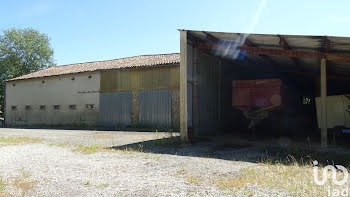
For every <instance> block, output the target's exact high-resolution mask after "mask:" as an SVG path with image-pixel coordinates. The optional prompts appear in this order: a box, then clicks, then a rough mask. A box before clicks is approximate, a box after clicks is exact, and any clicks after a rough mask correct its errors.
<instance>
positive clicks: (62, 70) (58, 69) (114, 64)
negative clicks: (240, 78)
mask: <svg viewBox="0 0 350 197" xmlns="http://www.w3.org/2000/svg"><path fill="white" fill-rule="evenodd" d="M179 63H180V55H179V54H178V53H171V54H159V55H141V56H134V57H127V58H120V59H114V60H106V61H96V62H86V63H78V64H69V65H63V66H53V67H50V68H47V69H45V70H40V71H37V72H34V73H30V74H28V75H23V76H20V77H16V78H13V79H9V80H7V81H15V80H24V79H33V78H42V77H50V76H58V75H66V74H74V73H83V72H93V71H99V70H112V69H113V70H114V69H127V68H145V67H157V66H165V65H170V64H179Z"/></svg>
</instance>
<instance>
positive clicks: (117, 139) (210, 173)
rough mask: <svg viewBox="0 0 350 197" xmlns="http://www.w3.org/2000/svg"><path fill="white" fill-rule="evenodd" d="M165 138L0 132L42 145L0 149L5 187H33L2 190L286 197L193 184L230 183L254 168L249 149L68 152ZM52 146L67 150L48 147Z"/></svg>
mask: <svg viewBox="0 0 350 197" xmlns="http://www.w3.org/2000/svg"><path fill="white" fill-rule="evenodd" d="M96 135H108V136H110V135H113V136H114V138H111V139H107V140H106V139H101V141H100V140H99V139H98V140H96V137H95V136H96ZM167 135H168V134H166V133H137V132H102V131H98V132H95V131H64V130H55V131H54V130H26V129H18V130H17V129H0V136H2V137H3V136H26V137H32V138H41V139H43V140H44V141H43V142H42V143H39V144H24V145H15V146H0V158H1V160H0V175H1V176H2V178H3V180H5V181H6V180H7V181H8V182H9V183H11V181H12V183H15V182H16V180H17V182H20V181H18V177H21V179H23V180H26V182H30V183H33V184H32V187H28V188H27V189H19V187H15V186H9V187H6V190H5V191H6V192H7V193H9V194H10V195H14V196H21V195H23V194H24V195H25V196H50V197H53V196H247V193H246V192H244V191H243V190H244V189H247V190H250V191H252V190H253V191H255V192H254V194H255V195H256V196H288V193H287V192H285V191H280V190H276V189H267V188H260V187H258V186H256V185H249V186H247V187H246V188H243V190H242V191H238V192H235V193H233V192H232V191H230V190H223V189H220V188H219V187H218V186H217V185H215V184H208V183H203V182H201V181H197V179H198V177H200V179H202V180H203V179H204V180H206V182H210V181H211V180H214V179H218V178H222V177H234V176H236V175H238V174H239V173H240V170H241V169H243V168H246V167H249V166H253V165H256V164H255V163H254V162H253V161H254V159H255V158H256V156H257V155H261V154H262V153H261V152H259V150H254V149H252V148H247V147H241V148H234V149H232V148H231V149H222V150H218V149H217V148H215V147H212V146H210V145H209V144H195V145H183V146H178V147H176V148H171V149H161V148H159V147H158V149H157V147H152V148H150V149H149V152H146V153H145V152H132V153H130V152H125V151H124V152H123V151H117V152H105V151H101V152H97V153H93V154H82V153H79V152H73V151H72V147H73V146H74V145H77V144H89V143H90V144H91V143H99V144H103V143H106V144H108V145H113V146H119V147H123V145H126V144H133V143H138V142H140V141H142V139H141V138H145V139H143V140H152V139H159V138H162V137H166V136H167ZM72 138H74V139H72ZM103 140H105V141H106V142H103ZM52 142H68V143H69V144H70V145H69V146H65V147H60V146H49V143H52ZM208 156H209V157H208ZM243 160H244V161H243ZM247 161H248V162H247ZM16 178H17V179H16ZM12 185H15V184H12ZM17 185H19V184H17ZM22 185H23V184H22ZM21 188H23V187H21ZM24 188H25V187H24ZM0 196H1V193H0Z"/></svg>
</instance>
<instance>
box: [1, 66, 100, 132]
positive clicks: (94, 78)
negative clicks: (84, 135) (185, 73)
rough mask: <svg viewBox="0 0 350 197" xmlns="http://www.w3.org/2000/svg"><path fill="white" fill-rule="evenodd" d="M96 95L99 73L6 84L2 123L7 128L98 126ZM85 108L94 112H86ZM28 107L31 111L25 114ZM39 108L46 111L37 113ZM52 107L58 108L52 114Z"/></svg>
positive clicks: (97, 97) (98, 88)
mask: <svg viewBox="0 0 350 197" xmlns="http://www.w3.org/2000/svg"><path fill="white" fill-rule="evenodd" d="M89 76H91V78H89ZM73 77H74V80H72V78H73ZM42 81H45V83H42ZM13 84H15V86H13ZM99 91H100V73H99V72H94V73H81V74H72V75H62V76H55V77H46V78H42V79H29V80H19V81H14V82H8V83H6V110H5V122H6V124H7V125H9V126H24V125H72V124H75V125H77V126H78V125H79V126H82V125H97V123H98V111H99ZM86 104H93V105H94V108H93V109H86V107H85V105H86ZM27 105H29V106H31V110H26V106H27ZM40 105H45V106H46V110H40ZM54 105H60V110H54ZM69 105H76V109H75V110H72V109H69ZM12 106H17V110H15V111H14V110H12Z"/></svg>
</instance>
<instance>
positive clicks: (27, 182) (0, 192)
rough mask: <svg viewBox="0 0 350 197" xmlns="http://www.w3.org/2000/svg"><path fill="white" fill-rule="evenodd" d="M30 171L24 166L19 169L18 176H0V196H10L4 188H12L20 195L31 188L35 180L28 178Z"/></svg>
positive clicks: (23, 194)
mask: <svg viewBox="0 0 350 197" xmlns="http://www.w3.org/2000/svg"><path fill="white" fill-rule="evenodd" d="M30 177H31V173H30V172H29V171H26V170H25V169H24V168H22V169H20V176H13V177H9V178H7V179H3V178H2V177H0V197H5V196H11V195H9V194H8V193H7V192H6V191H5V190H6V188H13V189H16V190H18V191H19V192H20V193H21V196H26V194H27V193H28V192H29V191H30V190H32V189H33V188H34V187H35V186H36V185H37V184H38V181H37V180H33V179H30Z"/></svg>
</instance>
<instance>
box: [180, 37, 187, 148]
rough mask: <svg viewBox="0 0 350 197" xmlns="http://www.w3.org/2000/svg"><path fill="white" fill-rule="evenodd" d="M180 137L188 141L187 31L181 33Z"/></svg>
mask: <svg viewBox="0 0 350 197" xmlns="http://www.w3.org/2000/svg"><path fill="white" fill-rule="evenodd" d="M180 135H181V140H182V141H183V142H187V141H188V128H187V31H185V30H181V31H180Z"/></svg>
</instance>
